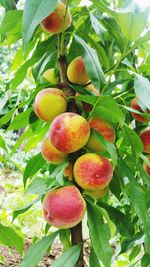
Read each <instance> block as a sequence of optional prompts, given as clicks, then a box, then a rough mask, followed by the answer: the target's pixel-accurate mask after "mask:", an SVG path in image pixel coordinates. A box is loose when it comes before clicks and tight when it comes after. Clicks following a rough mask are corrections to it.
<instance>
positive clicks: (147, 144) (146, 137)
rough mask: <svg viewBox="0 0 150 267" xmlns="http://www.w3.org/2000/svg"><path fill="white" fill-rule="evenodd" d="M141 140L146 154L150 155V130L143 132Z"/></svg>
mask: <svg viewBox="0 0 150 267" xmlns="http://www.w3.org/2000/svg"><path fill="white" fill-rule="evenodd" d="M140 138H141V140H142V143H143V146H144V152H145V153H150V129H149V130H145V131H143V132H142V133H141V134H140Z"/></svg>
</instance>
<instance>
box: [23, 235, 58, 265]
mask: <svg viewBox="0 0 150 267" xmlns="http://www.w3.org/2000/svg"><path fill="white" fill-rule="evenodd" d="M57 235H58V231H57V232H54V233H53V234H51V235H49V236H47V237H43V238H42V239H41V240H40V241H38V242H37V243H35V244H33V245H32V246H31V248H30V249H29V250H28V251H27V253H26V255H25V257H24V259H23V261H22V263H21V265H20V267H35V266H36V265H37V264H38V263H39V261H40V260H41V259H42V257H43V256H44V254H45V253H46V251H47V249H48V248H49V247H50V246H51V245H52V242H53V241H54V239H55V238H56V236H57Z"/></svg>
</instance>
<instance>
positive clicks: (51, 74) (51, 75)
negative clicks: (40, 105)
mask: <svg viewBox="0 0 150 267" xmlns="http://www.w3.org/2000/svg"><path fill="white" fill-rule="evenodd" d="M42 77H43V78H44V79H46V80H47V81H49V82H50V83H52V84H56V83H58V77H57V76H56V75H55V70H54V69H48V70H46V71H44V73H43V74H42Z"/></svg>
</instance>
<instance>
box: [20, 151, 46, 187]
mask: <svg viewBox="0 0 150 267" xmlns="http://www.w3.org/2000/svg"><path fill="white" fill-rule="evenodd" d="M44 164H46V162H45V159H43V157H42V155H41V153H39V154H37V155H35V156H34V157H32V158H31V159H29V160H28V162H27V165H26V167H25V171H24V175H23V183H24V186H26V182H27V179H28V178H30V179H31V178H32V177H33V175H34V174H35V173H36V172H37V171H39V170H40V169H41V168H42V167H43V165H44Z"/></svg>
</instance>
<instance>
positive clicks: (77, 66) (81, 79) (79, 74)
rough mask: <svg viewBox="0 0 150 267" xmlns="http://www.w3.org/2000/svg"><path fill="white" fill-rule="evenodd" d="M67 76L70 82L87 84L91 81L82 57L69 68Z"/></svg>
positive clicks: (75, 60)
mask: <svg viewBox="0 0 150 267" xmlns="http://www.w3.org/2000/svg"><path fill="white" fill-rule="evenodd" d="M67 76H68V79H69V81H70V82H72V83H76V84H80V85H82V84H85V83H87V82H88V81H89V78H88V75H87V73H86V69H85V66H84V61H83V59H82V57H76V58H75V59H74V60H73V61H71V63H70V64H69V66H68V68H67Z"/></svg>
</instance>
